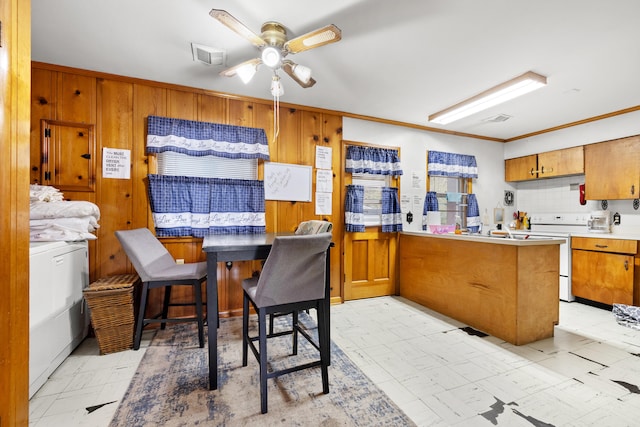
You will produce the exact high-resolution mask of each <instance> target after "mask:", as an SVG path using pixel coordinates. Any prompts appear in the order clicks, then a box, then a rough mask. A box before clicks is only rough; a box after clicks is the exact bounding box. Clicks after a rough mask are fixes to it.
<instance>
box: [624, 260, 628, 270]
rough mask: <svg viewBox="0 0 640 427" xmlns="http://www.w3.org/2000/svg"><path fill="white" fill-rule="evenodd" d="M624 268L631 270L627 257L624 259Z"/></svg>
mask: <svg viewBox="0 0 640 427" xmlns="http://www.w3.org/2000/svg"><path fill="white" fill-rule="evenodd" d="M624 270H625V271H629V261H628V260H626V259H625V260H624Z"/></svg>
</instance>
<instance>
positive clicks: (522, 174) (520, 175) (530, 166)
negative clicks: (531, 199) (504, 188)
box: [504, 154, 538, 182]
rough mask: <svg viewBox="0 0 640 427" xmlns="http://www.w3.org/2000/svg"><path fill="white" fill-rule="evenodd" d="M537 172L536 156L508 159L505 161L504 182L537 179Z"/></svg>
mask: <svg viewBox="0 0 640 427" xmlns="http://www.w3.org/2000/svg"><path fill="white" fill-rule="evenodd" d="M537 170H538V156H537V155H536V154H532V155H530V156H524V157H517V158H515V159H507V160H505V161H504V180H505V181H507V182H510V181H526V180H529V179H536V178H537V177H538V174H537V173H536V171H537Z"/></svg>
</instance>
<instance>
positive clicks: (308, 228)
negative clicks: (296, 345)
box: [269, 219, 333, 334]
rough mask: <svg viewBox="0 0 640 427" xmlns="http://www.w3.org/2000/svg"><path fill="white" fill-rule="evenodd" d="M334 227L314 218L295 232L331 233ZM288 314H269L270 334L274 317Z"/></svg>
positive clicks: (329, 223) (303, 222)
mask: <svg viewBox="0 0 640 427" xmlns="http://www.w3.org/2000/svg"><path fill="white" fill-rule="evenodd" d="M332 229H333V223H331V222H329V221H323V220H315V219H312V220H309V221H302V222H301V223H300V224H298V227H297V228H296V231H295V234H318V233H331V230H332ZM306 312H307V313H309V310H306ZM288 314H291V313H272V314H271V315H269V333H270V334H273V323H274V322H273V321H274V319H275V318H276V317H278V316H286V315H288Z"/></svg>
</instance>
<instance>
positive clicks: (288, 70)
mask: <svg viewBox="0 0 640 427" xmlns="http://www.w3.org/2000/svg"><path fill="white" fill-rule="evenodd" d="M295 65H297V64H295V63H293V62H292V61H288V60H287V61H285V63H284V64H282V69H283V70H284V72H285V73H287V74H288V75H289V77H291V78H292V79H293V80H295V81H296V83H298V84H299V85H300V86H302V87H304V88H308V87H311V86H313V85H314V84H316V81H315V80H314V79H313V77H310V78H309V81H308V82H306V83H305V82H304V81H302V80H300V78H298V76H297V75H296V74H295V73H294V71H293V67H294V66H295Z"/></svg>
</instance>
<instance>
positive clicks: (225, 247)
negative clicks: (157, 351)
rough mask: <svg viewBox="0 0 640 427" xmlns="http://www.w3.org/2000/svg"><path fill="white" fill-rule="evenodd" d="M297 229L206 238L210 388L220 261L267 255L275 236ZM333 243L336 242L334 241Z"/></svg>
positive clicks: (214, 375)
mask: <svg viewBox="0 0 640 427" xmlns="http://www.w3.org/2000/svg"><path fill="white" fill-rule="evenodd" d="M292 234H293V233H290V232H289V233H261V234H210V235H206V236H205V237H204V239H203V242H202V250H203V251H204V252H205V253H206V257H207V323H208V327H207V350H208V357H209V389H210V390H217V389H218V325H217V323H218V322H217V321H213V322H212V320H210V319H218V318H219V317H218V263H219V262H233V261H251V260H264V259H267V256H268V255H269V252H270V251H271V247H272V245H273V242H274V240H275V239H276V237H278V236H290V235H292ZM331 246H333V243H332V244H331ZM330 252H331V251H330V250H329V249H327V260H326V272H325V298H324V304H325V309H326V313H327V314H329V310H330V306H331V274H330V265H331V263H330ZM330 319H331V316H330V315H328V316H327V326H326V327H327V336H329V340H330V339H331V335H330V331H331V327H330Z"/></svg>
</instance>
